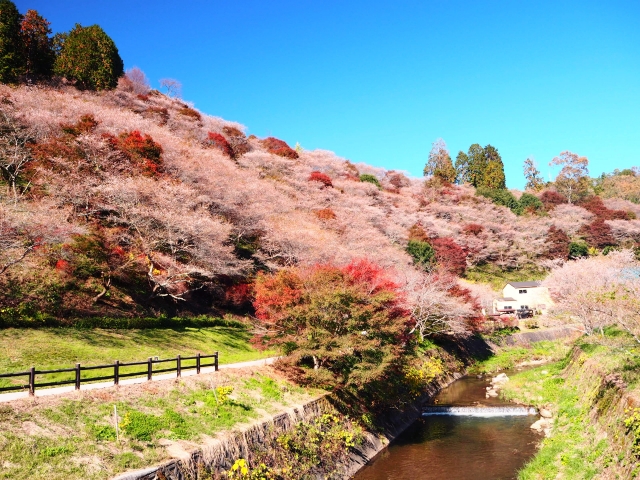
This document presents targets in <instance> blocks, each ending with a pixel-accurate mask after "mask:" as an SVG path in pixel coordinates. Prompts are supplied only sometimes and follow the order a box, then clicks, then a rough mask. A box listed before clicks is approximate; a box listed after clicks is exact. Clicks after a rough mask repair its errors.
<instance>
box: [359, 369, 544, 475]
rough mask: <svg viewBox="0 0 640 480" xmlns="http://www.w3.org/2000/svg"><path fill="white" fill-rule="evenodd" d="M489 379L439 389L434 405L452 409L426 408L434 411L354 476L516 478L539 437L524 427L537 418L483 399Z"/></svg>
mask: <svg viewBox="0 0 640 480" xmlns="http://www.w3.org/2000/svg"><path fill="white" fill-rule="evenodd" d="M490 378H491V377H489V376H487V377H486V378H482V379H478V378H476V377H464V378H461V379H460V380H458V381H457V382H455V383H453V384H451V385H450V386H449V387H447V388H446V389H444V390H443V391H442V392H440V393H439V394H438V396H437V397H436V398H435V399H434V405H436V406H444V405H447V406H452V407H453V408H452V409H450V410H449V409H446V408H430V409H429V408H427V410H428V411H430V412H431V413H433V414H434V415H429V416H423V417H421V418H420V419H419V420H417V421H416V422H415V423H414V424H413V425H412V426H411V427H409V428H408V429H407V430H406V431H405V432H404V433H403V434H402V435H401V436H399V437H398V438H397V439H396V440H395V441H394V442H393V443H392V444H391V445H390V446H389V448H388V449H386V450H384V451H383V452H381V453H380V454H379V455H378V456H377V457H376V458H374V460H373V461H372V462H371V464H369V465H367V466H366V467H364V468H363V469H362V470H361V471H360V472H358V474H356V476H355V477H354V480H404V479H407V480H422V479H425V480H502V479H513V478H517V472H518V470H519V469H520V468H522V467H523V466H524V464H525V463H526V462H527V460H529V459H530V458H531V457H532V456H533V455H534V453H535V451H536V444H537V443H538V442H539V441H540V436H539V435H538V434H536V433H534V432H533V431H532V430H531V429H530V428H529V427H530V426H531V424H532V423H533V422H534V421H535V420H537V419H538V418H539V417H538V416H536V415H530V414H529V415H527V409H525V408H522V407H517V406H515V405H513V404H505V403H504V401H502V400H500V399H497V398H488V399H487V398H485V392H486V387H487V386H488V385H489V380H490ZM458 407H466V408H458ZM469 407H471V408H469ZM474 407H477V408H474ZM480 407H491V408H490V409H486V408H482V409H481V408H480ZM451 413H454V414H451ZM486 415H492V416H486Z"/></svg>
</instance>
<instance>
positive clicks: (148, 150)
mask: <svg viewBox="0 0 640 480" xmlns="http://www.w3.org/2000/svg"><path fill="white" fill-rule="evenodd" d="M103 138H105V139H106V140H107V141H108V142H109V144H110V145H111V146H112V147H113V148H114V149H116V150H119V151H120V152H122V153H123V154H124V155H125V156H126V157H127V158H129V159H130V160H133V161H137V162H139V163H141V164H142V166H143V168H144V170H145V173H147V174H148V175H151V176H156V175H158V174H160V173H162V170H163V168H162V167H163V162H162V152H163V150H162V146H161V145H160V144H159V143H156V142H155V141H154V140H153V138H151V135H148V134H145V135H142V134H141V133H140V131H139V130H133V131H131V132H128V133H127V132H122V133H121V134H120V135H118V136H117V137H116V136H114V135H111V134H108V133H105V134H103Z"/></svg>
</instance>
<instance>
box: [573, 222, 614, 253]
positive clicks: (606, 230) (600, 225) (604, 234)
mask: <svg viewBox="0 0 640 480" xmlns="http://www.w3.org/2000/svg"><path fill="white" fill-rule="evenodd" d="M580 232H581V233H582V234H583V235H584V236H585V238H586V240H587V243H588V244H589V246H591V247H594V248H604V247H608V246H614V245H616V244H617V242H616V240H615V238H613V234H612V233H611V227H610V226H609V225H607V224H606V223H605V222H604V220H603V219H602V218H596V219H595V220H594V221H593V222H591V223H590V224H588V225H585V226H584V227H582V229H581V230H580Z"/></svg>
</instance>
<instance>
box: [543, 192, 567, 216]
mask: <svg viewBox="0 0 640 480" xmlns="http://www.w3.org/2000/svg"><path fill="white" fill-rule="evenodd" d="M540 201H541V202H542V204H543V205H544V209H545V210H546V211H547V212H550V211H551V210H553V209H554V208H556V207H557V206H558V205H562V204H563V203H569V200H567V197H565V196H564V195H562V194H560V193H558V192H554V191H553V190H547V191H545V192H543V193H542V195H540Z"/></svg>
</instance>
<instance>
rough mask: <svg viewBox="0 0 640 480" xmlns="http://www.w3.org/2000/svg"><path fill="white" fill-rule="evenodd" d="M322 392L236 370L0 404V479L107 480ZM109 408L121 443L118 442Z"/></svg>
mask: <svg viewBox="0 0 640 480" xmlns="http://www.w3.org/2000/svg"><path fill="white" fill-rule="evenodd" d="M319 393H320V392H319V391H316V390H312V389H306V390H305V389H302V388H300V387H297V386H295V385H292V384H290V383H288V382H285V381H282V380H276V379H273V378H270V377H268V376H266V375H262V374H248V373H242V372H234V374H233V375H230V374H225V373H222V372H220V373H217V374H215V375H206V376H202V377H189V378H184V379H182V380H181V381H178V382H159V383H154V384H146V385H145V386H137V387H121V388H120V389H109V390H100V391H92V392H85V393H83V394H82V395H81V396H80V397H79V398H78V397H76V398H72V399H70V398H60V397H50V398H46V399H41V400H39V401H38V402H37V403H35V402H17V403H9V404H0V465H2V468H0V479H2V480H4V479H13V480H21V479H25V480H26V479H33V480H40V479H41V480H45V479H46V480H55V479H65V480H74V479H89V480H98V479H107V478H111V477H113V476H114V475H116V474H118V473H122V472H124V471H125V470H127V469H132V468H143V467H146V466H150V465H153V464H157V463H159V462H162V461H164V460H166V459H168V458H169V457H170V454H169V453H168V452H167V450H166V449H165V447H164V445H167V444H172V445H174V446H175V445H179V446H181V447H182V448H183V449H184V450H191V449H193V448H195V447H196V446H197V445H200V444H202V443H204V442H205V441H206V438H207V437H209V436H215V435H216V433H218V432H221V431H226V430H230V429H233V428H234V427H235V426H237V425H238V424H246V423H248V422H252V421H255V420H256V419H258V418H259V417H260V416H262V415H264V413H265V412H267V413H269V414H275V413H278V412H280V411H282V409H283V407H286V406H289V405H298V404H300V403H302V402H305V401H308V400H310V399H312V398H313V397H314V396H316V395H318V394H319ZM114 406H116V407H117V410H118V416H119V423H118V425H119V426H118V430H119V440H116V430H115V424H114V416H113V411H114Z"/></svg>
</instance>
